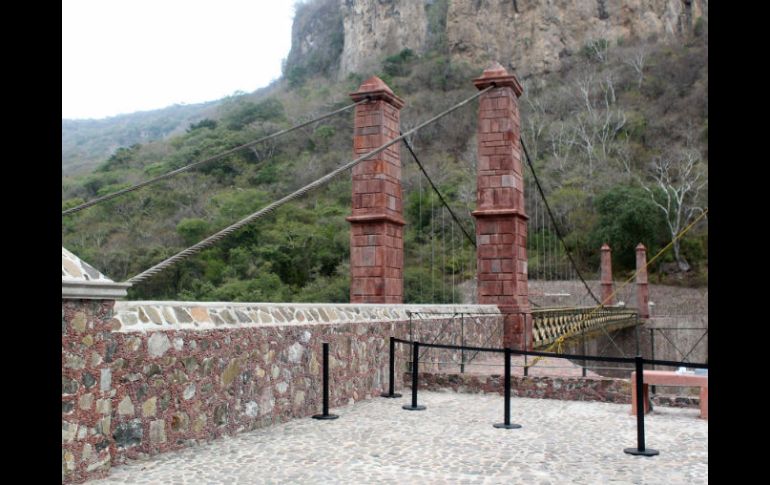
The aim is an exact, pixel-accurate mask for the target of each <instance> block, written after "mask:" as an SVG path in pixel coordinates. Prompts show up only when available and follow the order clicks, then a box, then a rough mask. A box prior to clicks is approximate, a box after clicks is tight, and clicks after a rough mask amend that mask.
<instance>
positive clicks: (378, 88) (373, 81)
mask: <svg viewBox="0 0 770 485" xmlns="http://www.w3.org/2000/svg"><path fill="white" fill-rule="evenodd" d="M350 97H351V98H352V99H353V101H356V102H358V101H361V100H362V99H366V98H371V99H372V100H377V99H382V100H384V101H386V102H387V103H389V104H391V105H393V106H395V107H396V108H397V109H401V108H403V107H404V100H403V99H401V98H399V97H398V96H396V95H395V94H394V93H393V90H392V89H390V88H389V87H388V85H387V84H385V82H384V81H383V80H382V79H380V78H378V77H377V76H372V77H370V78H369V79H367V80H366V81H364V82H363V83H362V84H361V86H359V87H358V91H356V92H354V93H350Z"/></svg>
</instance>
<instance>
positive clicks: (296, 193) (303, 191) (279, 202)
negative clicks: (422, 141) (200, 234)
mask: <svg viewBox="0 0 770 485" xmlns="http://www.w3.org/2000/svg"><path fill="white" fill-rule="evenodd" d="M494 87H495V86H494V85H492V86H489V87H488V88H486V89H484V90H482V91H479V92H478V93H476V94H474V95H473V96H471V97H469V98H467V99H465V100H464V101H461V102H459V103H457V104H455V105H454V106H452V107H451V108H449V109H447V110H445V111H443V112H441V113H439V114H437V115H436V116H434V117H433V118H431V119H429V120H427V121H425V122H423V123H421V124H420V125H418V126H416V127H414V128H412V129H411V130H409V131H408V132H406V133H404V134H403V135H401V136H399V137H397V138H394V139H393V140H391V141H389V142H387V143H385V144H383V145H381V146H380V147H379V148H376V149H374V150H372V151H370V152H369V153H365V154H364V155H361V156H360V157H358V158H356V159H355V160H352V161H350V162H348V163H346V164H345V165H342V166H341V167H338V168H337V169H335V170H333V171H331V172H329V173H328V174H326V175H324V176H323V177H321V178H319V179H316V180H315V181H313V182H311V183H309V184H307V185H305V186H304V187H302V188H301V189H299V190H296V191H294V192H292V193H291V194H289V195H287V196H285V197H283V198H281V199H279V200H277V201H275V202H273V203H271V204H269V205H267V206H265V207H263V208H262V209H260V210H258V211H257V212H254V213H253V214H251V215H249V216H247V217H245V218H243V219H241V220H240V221H238V222H236V223H235V224H232V225H231V226H229V227H227V228H225V229H223V230H221V231H219V232H217V233H216V234H213V235H211V236H209V237H207V238H206V239H204V240H202V241H200V242H198V243H197V244H195V245H193V246H191V247H189V248H187V249H185V250H183V251H180V252H179V253H177V254H175V255H174V256H171V257H170V258H167V259H165V260H164V261H161V262H160V263H158V264H156V265H155V266H153V267H151V268H149V269H147V270H145V271H143V272H141V273H139V274H138V275H136V276H134V277H132V278H130V279H128V280H127V281H126V282H127V283H131V284H135V283H139V282H141V281H143V280H145V279H147V278H149V277H150V276H153V275H155V274H156V273H159V272H160V271H162V270H164V269H166V268H167V267H169V266H171V265H172V264H174V263H176V262H178V261H181V260H183V259H186V258H188V257H189V256H192V255H193V254H195V253H197V252H199V251H201V250H203V249H205V248H207V247H209V246H211V245H213V244H214V243H216V242H218V241H219V240H221V239H222V238H224V237H226V236H229V235H230V234H232V233H233V232H235V231H237V230H238V229H240V228H242V227H243V226H245V225H247V224H249V223H250V222H252V221H255V220H257V219H259V218H260V217H262V216H264V215H266V214H269V213H270V212H272V211H274V210H275V209H277V208H278V207H280V206H282V205H284V204H286V203H287V202H290V201H292V200H294V199H297V198H299V197H301V196H302V195H304V194H306V193H307V192H310V191H311V190H313V189H316V188H318V187H320V186H322V185H324V184H325V183H327V182H329V181H330V180H332V179H333V178H334V177H336V176H337V175H339V174H341V173H342V172H345V171H347V170H349V169H351V168H353V167H354V166H355V165H357V164H359V163H360V162H362V161H364V160H366V159H368V158H370V157H372V156H374V155H377V154H378V153H380V152H382V151H384V150H385V149H386V148H388V147H389V146H391V145H394V144H396V143H398V142H400V141H401V140H403V139H404V138H405V137H407V136H409V135H411V134H412V133H416V132H417V131H418V130H420V129H422V128H424V127H426V126H428V125H430V124H431V123H434V122H436V121H437V120H439V119H441V118H443V117H444V116H446V115H448V114H449V113H451V112H453V111H455V110H457V109H458V108H460V107H461V106H464V105H466V104H468V103H470V102H471V101H473V100H474V99H476V98H478V97H479V96H481V95H482V94H484V93H486V92H487V91H489V90H491V89H494Z"/></svg>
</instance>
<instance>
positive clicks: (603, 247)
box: [602, 243, 610, 251]
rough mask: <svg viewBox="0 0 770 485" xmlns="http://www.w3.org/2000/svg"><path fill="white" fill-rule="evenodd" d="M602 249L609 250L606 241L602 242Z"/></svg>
mask: <svg viewBox="0 0 770 485" xmlns="http://www.w3.org/2000/svg"><path fill="white" fill-rule="evenodd" d="M602 251H610V245H609V244H607V243H604V244H602Z"/></svg>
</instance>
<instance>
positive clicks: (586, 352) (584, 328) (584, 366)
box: [580, 325, 588, 377]
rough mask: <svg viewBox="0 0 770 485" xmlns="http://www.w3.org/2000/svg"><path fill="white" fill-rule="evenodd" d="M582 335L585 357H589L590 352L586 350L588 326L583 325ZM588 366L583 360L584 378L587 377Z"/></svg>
mask: <svg viewBox="0 0 770 485" xmlns="http://www.w3.org/2000/svg"><path fill="white" fill-rule="evenodd" d="M580 333H581V336H582V340H583V355H588V351H587V350H586V326H585V325H581V330H580ZM586 364H587V361H586V360H585V359H583V377H585V376H586Z"/></svg>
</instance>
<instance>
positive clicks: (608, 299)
mask: <svg viewBox="0 0 770 485" xmlns="http://www.w3.org/2000/svg"><path fill="white" fill-rule="evenodd" d="M601 260H602V263H601V267H602V305H607V306H610V305H614V304H615V298H614V296H613V294H612V250H611V249H610V246H609V244H607V243H604V244H602V258H601Z"/></svg>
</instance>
